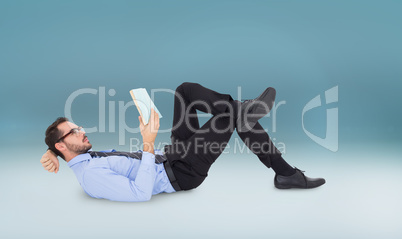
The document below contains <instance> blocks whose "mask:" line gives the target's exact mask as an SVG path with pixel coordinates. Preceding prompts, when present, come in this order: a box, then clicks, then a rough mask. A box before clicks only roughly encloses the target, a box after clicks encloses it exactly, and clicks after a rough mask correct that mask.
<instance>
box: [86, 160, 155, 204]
mask: <svg viewBox="0 0 402 239" xmlns="http://www.w3.org/2000/svg"><path fill="white" fill-rule="evenodd" d="M154 164H155V155H153V154H151V153H149V152H143V154H142V160H141V164H140V167H139V169H138V172H137V176H136V177H135V180H130V179H129V178H127V177H124V176H122V175H120V174H117V173H116V172H114V171H112V170H110V169H107V168H93V169H89V170H87V171H86V172H85V173H84V176H83V185H81V186H82V187H83V188H84V190H85V192H86V193H87V194H88V195H90V196H91V197H94V198H104V199H109V200H112V201H122V202H143V201H148V200H150V199H151V197H152V190H153V187H154V183H155V177H156V171H155V165H154Z"/></svg>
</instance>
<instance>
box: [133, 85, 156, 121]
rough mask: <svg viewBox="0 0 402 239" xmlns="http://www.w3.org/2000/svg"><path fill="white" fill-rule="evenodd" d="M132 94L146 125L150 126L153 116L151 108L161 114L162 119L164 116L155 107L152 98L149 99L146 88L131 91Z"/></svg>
mask: <svg viewBox="0 0 402 239" xmlns="http://www.w3.org/2000/svg"><path fill="white" fill-rule="evenodd" d="M130 94H131V97H132V98H133V100H134V103H135V106H137V109H138V112H140V115H141V118H142V122H143V123H144V125H147V124H148V121H149V118H150V116H151V108H153V109H154V110H155V111H156V113H158V114H159V118H162V114H161V113H160V112H159V110H158V109H157V108H156V106H155V105H154V102H153V101H152V100H151V97H149V95H148V92H147V90H146V89H145V88H138V89H132V90H130Z"/></svg>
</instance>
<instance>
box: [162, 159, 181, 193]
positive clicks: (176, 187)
mask: <svg viewBox="0 0 402 239" xmlns="http://www.w3.org/2000/svg"><path fill="white" fill-rule="evenodd" d="M164 156H165V157H166V155H164ZM163 165H164V166H165V171H166V174H167V176H168V178H169V181H170V183H171V184H172V187H173V188H174V190H176V191H181V188H180V186H179V183H178V182H177V179H176V177H175V176H174V173H173V170H172V166H170V163H169V160H166V161H165V162H163Z"/></svg>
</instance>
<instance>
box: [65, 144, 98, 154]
mask: <svg viewBox="0 0 402 239" xmlns="http://www.w3.org/2000/svg"><path fill="white" fill-rule="evenodd" d="M66 146H67V149H69V150H70V151H71V152H73V153H76V154H85V153H87V152H88V150H90V149H91V148H92V145H91V144H89V145H76V144H68V143H66Z"/></svg>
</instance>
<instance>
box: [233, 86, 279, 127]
mask: <svg viewBox="0 0 402 239" xmlns="http://www.w3.org/2000/svg"><path fill="white" fill-rule="evenodd" d="M275 96H276V91H275V89H274V88H272V87H268V88H267V89H265V91H264V92H262V94H261V95H260V96H258V97H257V98H255V99H254V100H245V101H243V102H242V103H241V105H240V106H239V107H240V108H239V111H238V116H237V120H236V127H237V130H238V131H240V132H245V131H249V130H251V129H252V128H253V127H254V125H255V124H256V123H257V121H258V120H259V119H261V118H262V117H264V116H265V115H266V114H268V113H269V111H270V110H271V109H272V106H273V105H274V101H275Z"/></svg>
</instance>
